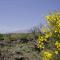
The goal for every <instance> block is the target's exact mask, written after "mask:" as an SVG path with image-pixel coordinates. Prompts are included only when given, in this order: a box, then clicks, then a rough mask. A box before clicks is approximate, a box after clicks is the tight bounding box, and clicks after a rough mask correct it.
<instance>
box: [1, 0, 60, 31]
mask: <svg viewBox="0 0 60 60" xmlns="http://www.w3.org/2000/svg"><path fill="white" fill-rule="evenodd" d="M55 10H57V11H59V10H60V0H0V32H11V31H16V30H21V29H29V28H31V27H33V26H34V25H39V24H40V23H42V24H43V23H44V22H43V20H44V18H43V17H44V16H45V15H46V14H48V12H52V11H55Z"/></svg>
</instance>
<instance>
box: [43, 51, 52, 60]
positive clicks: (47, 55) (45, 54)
mask: <svg viewBox="0 0 60 60" xmlns="http://www.w3.org/2000/svg"><path fill="white" fill-rule="evenodd" d="M44 56H45V57H46V58H49V59H50V58H52V53H50V52H48V51H45V52H44Z"/></svg>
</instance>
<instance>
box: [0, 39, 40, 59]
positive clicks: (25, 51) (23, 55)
mask: <svg viewBox="0 0 60 60" xmlns="http://www.w3.org/2000/svg"><path fill="white" fill-rule="evenodd" d="M0 60H40V54H39V52H38V51H37V50H36V49H35V46H34V44H33V42H27V43H22V42H20V40H17V41H12V42H11V41H0Z"/></svg>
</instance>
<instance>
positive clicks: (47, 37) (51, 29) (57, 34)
mask: <svg viewBox="0 0 60 60" xmlns="http://www.w3.org/2000/svg"><path fill="white" fill-rule="evenodd" d="M46 22H47V27H45V28H44V27H43V29H41V30H42V31H41V32H42V34H40V35H39V36H38V39H37V41H38V47H39V48H40V49H41V48H43V50H45V49H49V50H51V51H52V52H53V54H52V53H51V52H49V51H44V53H43V54H44V56H43V57H44V58H43V59H42V60H44V59H45V58H46V59H45V60H50V59H51V57H52V56H53V55H54V56H55V57H54V58H56V57H57V56H58V55H59V56H60V12H56V13H52V14H50V15H48V16H46ZM52 60H54V59H52ZM56 60H57V59H56ZM59 60H60V58H59Z"/></svg>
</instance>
